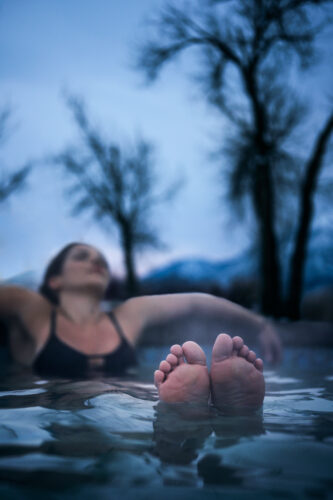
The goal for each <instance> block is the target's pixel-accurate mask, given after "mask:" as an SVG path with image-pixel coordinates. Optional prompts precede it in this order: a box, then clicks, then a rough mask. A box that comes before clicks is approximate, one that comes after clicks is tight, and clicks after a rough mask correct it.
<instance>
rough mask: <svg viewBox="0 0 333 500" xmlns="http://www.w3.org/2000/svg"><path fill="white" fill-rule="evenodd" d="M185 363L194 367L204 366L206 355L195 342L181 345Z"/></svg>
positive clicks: (190, 341)
mask: <svg viewBox="0 0 333 500" xmlns="http://www.w3.org/2000/svg"><path fill="white" fill-rule="evenodd" d="M182 348H183V352H184V355H185V358H186V361H187V362H188V363H190V364H195V365H206V355H205V353H204V352H203V350H202V349H201V347H200V346H199V344H197V343H196V342H193V341H192V340H189V341H187V342H185V343H184V344H183V345H182Z"/></svg>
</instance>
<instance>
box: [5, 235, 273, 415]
mask: <svg viewBox="0 0 333 500" xmlns="http://www.w3.org/2000/svg"><path fill="white" fill-rule="evenodd" d="M109 281H110V271H109V268H108V264H107V262H106V260H105V258H104V257H103V256H102V255H101V254H100V252H99V251H98V250H96V249H95V248H94V247H92V246H89V245H86V244H80V243H72V244H70V245H67V246H66V247H65V248H64V249H63V250H62V251H61V252H60V253H59V254H58V255H57V256H56V257H55V258H54V259H53V260H52V261H51V263H50V264H49V266H48V268H47V270H46V273H45V276H44V281H43V284H42V286H41V288H40V293H35V292H33V291H30V290H27V289H24V288H21V287H16V286H3V287H1V288H0V314H1V315H2V316H5V317H8V318H9V319H10V320H12V321H11V328H10V338H9V341H10V342H9V344H10V349H11V353H12V357H13V359H14V360H15V361H16V362H18V363H20V364H22V365H25V366H31V367H33V369H34V370H35V371H36V372H37V373H38V374H40V375H42V376H49V375H55V376H65V377H77V376H79V377H89V376H93V375H96V374H97V373H100V374H107V375H111V376H112V375H121V374H122V373H125V372H126V369H128V368H129V367H130V366H132V365H134V364H135V363H136V356H135V345H136V344H137V342H138V341H139V339H140V336H141V335H142V334H143V333H144V331H145V330H146V329H147V328H152V327H153V328H155V329H156V331H158V329H159V327H161V326H162V325H164V326H170V328H172V326H173V325H175V324H177V323H181V325H184V328H185V329H186V323H188V324H190V321H191V320H193V318H195V317H196V316H198V318H203V319H205V318H206V319H207V320H208V319H209V318H210V317H213V318H215V319H218V321H219V323H220V324H221V329H225V327H228V328H229V331H230V332H232V331H233V330H235V331H240V330H243V331H244V332H246V333H247V334H248V333H249V334H250V335H252V336H253V338H256V337H257V339H258V340H259V342H260V344H261V347H262V348H263V350H264V354H265V355H266V356H267V357H269V358H270V359H271V360H273V361H278V358H279V357H280V351H281V347H280V341H279V338H278V336H277V335H276V333H275V332H274V330H273V328H272V327H271V326H270V325H269V323H267V322H266V321H265V320H264V319H263V318H262V317H260V316H258V315H256V314H254V313H252V312H250V311H247V310H246V309H244V308H242V307H240V306H238V305H236V304H233V303H232V302H229V301H227V300H225V299H221V298H217V297H214V296H211V295H208V294H200V293H193V294H171V295H159V296H143V297H136V298H132V299H129V300H127V301H125V302H124V303H123V304H121V305H120V306H118V307H116V308H115V309H114V310H113V312H112V313H110V314H107V313H105V312H103V310H102V309H101V302H102V300H103V297H104V294H105V291H106V289H107V287H108V284H109ZM262 370H263V362H262V360H261V359H259V358H257V357H256V355H255V353H254V352H253V351H250V350H249V349H248V347H247V346H245V345H244V342H243V340H242V338H241V337H238V336H236V337H233V338H231V337H230V336H229V335H226V334H220V335H218V337H217V339H216V341H215V344H214V347H213V351H212V366H211V372H210V375H209V373H208V369H207V366H206V358H205V354H204V352H203V350H202V349H201V347H200V346H199V345H198V344H196V343H195V342H192V341H188V342H185V343H184V344H183V346H182V347H181V346H180V345H174V346H172V347H171V348H170V354H169V355H168V356H167V358H166V360H164V361H162V362H161V364H160V366H159V369H158V370H156V371H155V377H154V378H155V384H156V387H157V389H158V392H159V396H160V399H161V400H162V401H165V402H168V403H175V402H198V403H205V404H207V403H208V400H209V398H211V402H212V403H213V404H214V405H215V406H216V407H217V408H219V409H231V410H233V409H237V408H240V407H250V408H253V409H256V408H258V407H260V406H261V404H262V401H263V398H264V378H263V374H262Z"/></svg>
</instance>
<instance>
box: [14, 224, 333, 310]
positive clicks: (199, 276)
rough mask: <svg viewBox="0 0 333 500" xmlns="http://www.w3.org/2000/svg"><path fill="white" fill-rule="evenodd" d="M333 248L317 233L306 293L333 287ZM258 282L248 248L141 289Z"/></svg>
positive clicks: (30, 282) (163, 274) (157, 276)
mask: <svg viewBox="0 0 333 500" xmlns="http://www.w3.org/2000/svg"><path fill="white" fill-rule="evenodd" d="M332 247H333V241H330V237H329V236H327V237H326V234H324V235H323V233H320V232H314V233H313V236H312V238H311V240H310V247H309V251H308V259H307V263H306V269H305V287H304V292H305V293H308V292H310V291H313V290H315V289H320V288H325V287H333V251H332ZM256 281H257V259H256V255H255V253H254V252H253V251H252V252H249V251H247V252H244V253H243V254H242V255H240V256H238V257H235V258H232V259H228V260H224V261H211V260H208V259H204V258H188V259H182V260H177V261H174V262H171V263H169V264H166V265H164V266H161V267H159V268H157V269H155V270H153V271H151V272H149V273H148V274H147V275H146V276H144V277H143V278H142V279H141V288H142V293H165V292H168V291H169V292H177V291H179V292H181V291H190V290H192V289H193V290H201V291H205V292H210V293H216V294H217V295H226V296H229V293H228V291H230V289H231V288H237V286H238V288H239V289H247V290H248V292H249V289H250V287H251V286H252V285H253V283H255V282H256ZM39 282H40V276H39V275H38V273H36V272H33V271H28V272H24V273H22V274H19V275H17V276H14V277H12V278H10V279H8V280H5V283H13V284H18V285H21V286H24V287H27V288H30V289H33V290H37V288H38V285H39ZM111 293H112V291H111ZM230 298H232V297H230ZM244 305H247V304H244ZM248 305H249V306H250V305H251V304H248Z"/></svg>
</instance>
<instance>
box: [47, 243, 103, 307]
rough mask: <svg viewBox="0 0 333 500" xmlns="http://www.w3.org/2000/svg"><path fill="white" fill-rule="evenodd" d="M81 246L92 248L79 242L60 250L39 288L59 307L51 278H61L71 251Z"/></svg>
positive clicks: (48, 267)
mask: <svg viewBox="0 0 333 500" xmlns="http://www.w3.org/2000/svg"><path fill="white" fill-rule="evenodd" d="M79 245H85V246H90V245H88V244H87V243H79V242H74V243H69V244H68V245H66V246H65V247H64V248H63V249H62V250H60V252H59V253H57V255H56V256H55V257H53V259H52V260H51V262H49V265H48V266H47V268H46V271H45V274H44V278H43V281H42V284H41V285H40V287H39V293H40V294H41V295H43V297H45V298H46V299H47V300H48V301H49V302H51V303H52V304H54V305H56V306H57V305H59V297H58V293H57V292H56V291H55V290H53V289H52V288H51V287H50V285H49V281H50V278H53V277H54V276H59V275H60V274H61V273H62V269H63V267H64V262H65V260H66V258H67V255H68V254H69V252H70V250H71V249H72V248H74V247H77V246H79ZM109 271H110V269H109Z"/></svg>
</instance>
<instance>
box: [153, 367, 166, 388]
mask: <svg viewBox="0 0 333 500" xmlns="http://www.w3.org/2000/svg"><path fill="white" fill-rule="evenodd" d="M164 378H165V374H164V373H163V372H162V371H161V370H156V371H155V372H154V383H155V385H156V387H157V388H158V387H159V386H160V385H161V383H162V382H163V380H164Z"/></svg>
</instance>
